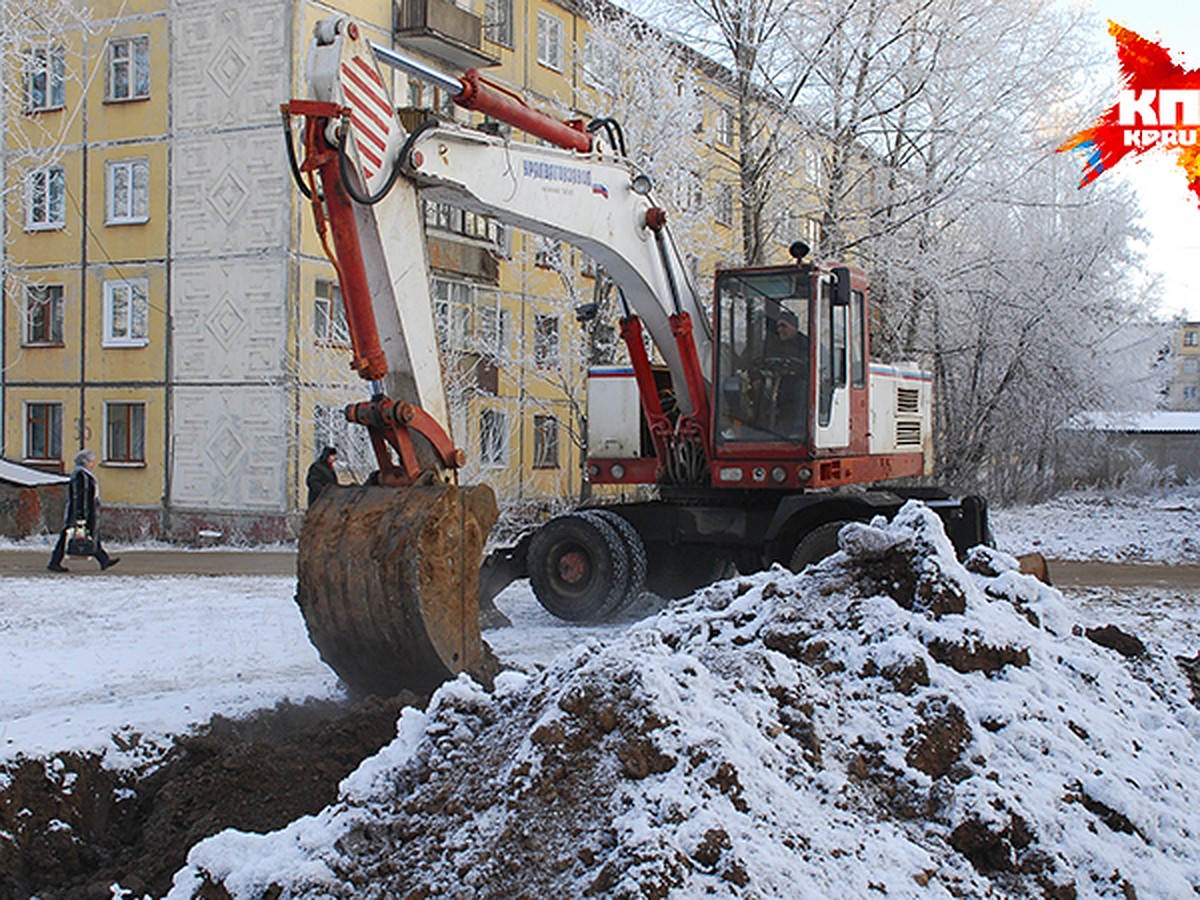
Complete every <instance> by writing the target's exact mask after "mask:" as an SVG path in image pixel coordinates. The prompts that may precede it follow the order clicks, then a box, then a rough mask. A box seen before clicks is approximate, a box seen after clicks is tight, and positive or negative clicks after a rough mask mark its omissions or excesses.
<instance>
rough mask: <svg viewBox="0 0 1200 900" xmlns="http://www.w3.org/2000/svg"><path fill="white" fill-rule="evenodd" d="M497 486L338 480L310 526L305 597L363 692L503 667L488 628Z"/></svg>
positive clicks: (301, 598) (330, 656) (346, 677)
mask: <svg viewBox="0 0 1200 900" xmlns="http://www.w3.org/2000/svg"><path fill="white" fill-rule="evenodd" d="M496 516H497V508H496V499H495V496H494V494H493V493H492V490H491V488H489V487H487V486H486V485H479V486H475V487H470V488H460V487H456V486H453V485H444V484H439V485H429V486H414V487H407V488H391V487H378V486H363V487H352V488H328V489H326V490H325V491H324V492H323V493H322V495H321V497H320V498H319V499H318V500H317V502H316V503H314V504H313V506H312V507H311V508H310V509H309V510H308V513H307V515H306V516H305V519H304V526H303V528H302V530H301V533H300V552H299V562H298V572H297V575H298V586H297V592H296V602H297V604H298V605H299V606H300V610H301V612H302V613H303V615H304V621H305V624H306V625H307V627H308V634H309V638H310V639H311V640H312V642H313V645H314V646H315V647H316V648H317V650H318V651H319V653H320V654H321V659H323V660H324V661H325V662H326V663H327V664H328V665H329V666H330V667H331V668H332V669H333V670H334V671H335V672H337V674H338V675H339V676H340V677H341V679H342V681H343V682H344V683H345V684H346V686H347V687H348V688H349V689H350V691H351V692H352V693H354V694H356V695H359V696H365V695H367V694H377V695H380V696H391V695H394V694H396V693H398V692H399V691H401V690H410V691H413V692H415V693H418V694H425V693H429V692H431V691H433V690H434V689H435V688H436V687H437V686H438V685H439V684H441V683H442V682H444V681H446V680H448V679H451V678H454V677H455V676H456V675H457V674H459V673H460V672H467V673H469V674H470V675H472V676H473V677H474V678H475V679H476V680H478V681H480V682H482V683H484V684H486V685H489V686H490V684H491V681H492V678H493V677H494V675H495V673H496V672H497V671H498V669H499V666H498V663H497V661H496V659H495V657H494V656H493V654H492V652H491V649H490V648H489V647H488V646H487V644H486V643H484V641H483V639H482V637H481V635H480V630H479V563H480V560H481V559H482V557H483V547H484V542H485V541H486V540H487V536H488V532H489V531H490V530H491V527H492V525H493V524H494V523H495V521H496Z"/></svg>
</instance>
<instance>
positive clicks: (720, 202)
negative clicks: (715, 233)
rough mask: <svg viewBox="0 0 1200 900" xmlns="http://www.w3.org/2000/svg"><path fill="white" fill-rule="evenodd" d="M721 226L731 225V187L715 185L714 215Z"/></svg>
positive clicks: (728, 185) (729, 185)
mask: <svg viewBox="0 0 1200 900" xmlns="http://www.w3.org/2000/svg"><path fill="white" fill-rule="evenodd" d="M714 215H715V217H716V220H717V221H718V222H719V223H720V224H722V225H733V185H731V184H719V185H717V207H716V211H715V213H714Z"/></svg>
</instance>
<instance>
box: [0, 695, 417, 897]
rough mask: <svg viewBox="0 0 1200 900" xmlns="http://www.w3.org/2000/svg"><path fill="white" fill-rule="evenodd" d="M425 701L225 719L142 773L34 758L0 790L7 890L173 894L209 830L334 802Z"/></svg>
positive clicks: (263, 823)
mask: <svg viewBox="0 0 1200 900" xmlns="http://www.w3.org/2000/svg"><path fill="white" fill-rule="evenodd" d="M426 699H427V698H419V697H416V696H415V695H411V694H408V695H401V696H398V697H393V698H391V699H388V700H380V699H378V698H375V697H370V698H367V699H366V700H363V701H361V702H359V703H357V704H355V705H353V706H339V705H337V704H333V703H329V702H322V703H311V704H306V705H302V706H296V705H288V706H281V707H279V708H277V709H275V710H270V711H266V712H262V713H259V714H257V715H256V716H254V717H253V718H251V719H248V720H242V721H232V720H229V719H224V718H220V717H218V718H216V719H214V720H213V721H212V722H210V723H209V724H208V726H206V727H205V728H204V729H202V730H201V731H200V732H199V733H197V734H195V735H192V736H188V737H183V738H180V739H179V740H178V741H177V744H176V747H175V748H174V750H173V751H172V753H171V754H170V756H169V758H168V760H167V762H166V764H165V765H163V766H161V767H159V768H157V769H156V770H155V771H153V772H152V773H150V774H149V775H147V776H145V777H142V778H139V777H137V776H136V775H134V774H132V773H129V772H113V771H110V770H107V769H105V768H103V767H102V765H101V764H100V760H99V758H98V757H96V756H79V755H76V754H64V755H61V756H56V757H53V758H51V759H48V760H27V761H23V762H21V763H19V764H18V765H17V766H16V767H15V769H11V770H10V771H9V772H8V777H9V779H10V780H9V782H8V786H7V787H6V788H5V789H4V790H3V791H0V898H13V900H16V898H28V897H31V896H34V895H36V896H38V897H39V898H41V900H91V898H96V900H101V898H104V900H108V898H111V897H112V896H113V892H112V889H111V885H113V884H114V883H119V884H120V885H121V887H123V888H126V889H128V890H130V891H132V892H133V896H137V897H142V896H144V895H146V894H150V895H152V896H156V897H158V896H162V895H163V894H165V893H166V892H167V890H168V889H169V888H170V885H171V878H172V876H173V875H174V873H175V872H176V871H178V870H179V869H180V868H181V867H182V866H183V864H184V862H185V860H186V857H187V852H188V850H189V849H190V848H191V847H192V845H193V844H195V843H196V842H197V841H199V840H201V839H202V838H204V837H207V836H208V835H211V834H215V833H217V832H219V831H221V830H222V829H225V828H236V829H239V830H242V831H253V832H267V831H271V830H274V829H277V828H280V827H282V826H284V825H286V824H287V823H288V822H291V821H292V820H294V819H296V818H298V817H300V816H303V815H306V814H313V813H316V812H319V811H320V810H321V809H322V808H324V807H325V806H327V805H328V804H330V803H332V802H333V801H334V800H335V799H336V798H337V788H338V783H339V782H340V781H341V780H342V779H343V778H344V777H345V776H346V775H348V774H349V773H350V772H351V771H353V770H354V769H355V767H357V765H358V764H359V762H361V761H362V760H363V759H365V758H366V757H368V756H370V755H373V754H374V753H376V752H377V751H378V750H379V749H380V747H382V746H383V745H384V744H386V743H387V742H389V741H390V740H391V739H392V738H393V737H395V734H396V719H397V717H398V716H399V713H400V710H401V708H402V707H404V706H414V705H416V706H422V707H423V706H424V705H425V702H426ZM0 783H2V782H0Z"/></svg>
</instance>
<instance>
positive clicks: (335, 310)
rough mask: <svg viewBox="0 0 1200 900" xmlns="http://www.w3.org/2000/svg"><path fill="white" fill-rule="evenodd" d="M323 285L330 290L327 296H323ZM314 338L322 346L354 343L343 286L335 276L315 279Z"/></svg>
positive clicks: (339, 345)
mask: <svg viewBox="0 0 1200 900" xmlns="http://www.w3.org/2000/svg"><path fill="white" fill-rule="evenodd" d="M322 287H324V288H326V289H327V290H328V294H327V296H322V293H321V291H322ZM313 340H314V341H315V342H316V343H317V344H320V345H321V346H322V347H349V346H351V343H352V342H351V340H350V321H349V319H347V318H346V302H345V299H344V298H343V297H342V286H341V285H340V284H338V282H337V281H336V280H335V279H333V278H317V279H314V281H313Z"/></svg>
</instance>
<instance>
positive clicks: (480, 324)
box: [475, 291, 508, 359]
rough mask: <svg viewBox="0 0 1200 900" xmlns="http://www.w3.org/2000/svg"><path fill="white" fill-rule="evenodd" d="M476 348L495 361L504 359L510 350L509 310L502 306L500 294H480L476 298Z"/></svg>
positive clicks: (493, 292) (491, 292) (492, 292)
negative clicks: (508, 349)
mask: <svg viewBox="0 0 1200 900" xmlns="http://www.w3.org/2000/svg"><path fill="white" fill-rule="evenodd" d="M475 346H476V349H477V350H478V351H479V352H480V353H482V354H483V355H485V356H489V357H491V358H493V359H500V358H501V357H503V356H504V352H505V350H507V348H508V310H506V309H504V307H503V306H501V305H500V294H499V293H498V292H495V291H486V292H480V293H479V294H478V295H477V297H476V304H475Z"/></svg>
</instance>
